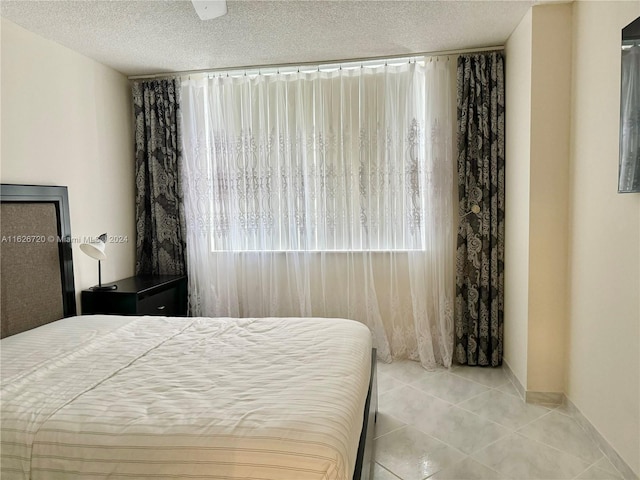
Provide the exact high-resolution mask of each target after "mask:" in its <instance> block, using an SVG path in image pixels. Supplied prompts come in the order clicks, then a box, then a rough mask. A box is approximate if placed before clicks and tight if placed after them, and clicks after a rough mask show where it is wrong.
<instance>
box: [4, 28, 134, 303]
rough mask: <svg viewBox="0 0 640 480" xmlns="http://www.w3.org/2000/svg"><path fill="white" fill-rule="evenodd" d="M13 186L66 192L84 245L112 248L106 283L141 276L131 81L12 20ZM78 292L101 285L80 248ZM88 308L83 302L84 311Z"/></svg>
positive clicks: (9, 159)
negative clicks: (116, 238)
mask: <svg viewBox="0 0 640 480" xmlns="http://www.w3.org/2000/svg"><path fill="white" fill-rule="evenodd" d="M1 26H2V32H1V35H2V146H1V153H2V158H1V164H0V179H1V180H2V182H3V183H22V184H41V185H64V186H67V187H68V190H69V202H70V211H71V233H72V236H74V237H80V236H84V235H87V236H95V235H97V234H100V233H103V232H105V231H106V232H108V233H109V234H110V235H123V236H126V237H128V240H129V241H128V243H122V244H110V245H108V255H109V257H108V259H107V261H105V262H103V281H113V280H117V279H119V278H124V277H128V276H131V275H133V272H134V266H135V263H134V256H135V227H134V187H135V183H134V161H133V158H134V153H133V130H132V129H133V127H132V112H131V95H130V89H129V84H128V81H127V79H126V77H125V76H123V75H122V74H120V73H118V72H116V71H115V70H113V69H111V68H108V67H106V66H104V65H101V64H99V63H97V62H95V61H94V60H91V59H89V58H87V57H84V56H82V55H80V54H78V53H76V52H74V51H72V50H69V49H67V48H65V47H62V46H60V45H58V44H56V43H53V42H51V41H48V40H45V39H44V38H42V37H39V36H37V35H35V34H33V33H31V32H28V31H26V30H24V29H23V28H21V27H19V26H17V25H15V24H14V23H12V22H10V21H7V20H6V19H4V18H3V19H2V25H1ZM73 258H74V268H75V286H76V291H77V292H79V291H80V290H82V289H84V288H87V287H90V286H92V285H94V284H96V283H97V265H96V262H95V260H92V259H90V258H89V257H87V256H86V255H84V254H83V253H82V252H81V251H80V249H79V248H78V245H77V244H75V245H74V246H73ZM79 307H80V305H79V304H78V308H79Z"/></svg>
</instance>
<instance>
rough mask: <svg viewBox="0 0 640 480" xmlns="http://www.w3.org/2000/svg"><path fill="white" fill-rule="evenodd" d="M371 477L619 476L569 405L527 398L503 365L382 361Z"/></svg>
mask: <svg viewBox="0 0 640 480" xmlns="http://www.w3.org/2000/svg"><path fill="white" fill-rule="evenodd" d="M375 436H376V440H375V458H376V463H375V466H374V471H373V480H398V479H401V480H424V479H426V478H429V479H438V480H444V479H449V480H453V479H456V480H473V479H487V480H498V479H515V480H525V479H527V480H534V479H536V480H542V479H545V480H547V479H598V480H605V479H606V480H613V479H621V478H622V476H621V475H620V474H619V473H618V471H617V470H616V469H615V468H614V467H613V465H611V463H610V462H609V461H608V460H607V459H606V458H605V457H604V455H603V454H602V452H601V451H600V450H599V449H598V447H597V446H596V445H595V444H594V443H593V442H592V441H591V440H590V439H589V438H588V437H587V435H586V433H585V432H584V431H583V430H582V428H581V427H580V426H579V425H578V424H577V423H576V422H575V421H574V420H573V419H572V418H571V417H569V416H567V415H566V414H565V413H564V409H563V408H561V407H558V408H552V407H551V408H546V407H543V406H539V405H530V404H526V403H524V401H523V400H522V399H521V398H520V397H519V395H518V393H517V391H516V390H515V388H514V387H513V385H512V384H511V382H510V381H509V379H508V378H507V376H506V375H505V373H504V371H503V370H502V369H501V368H481V367H466V366H464V367H463V366H456V367H453V368H451V369H450V370H444V369H443V370H441V371H437V372H428V371H426V370H423V369H422V368H421V367H420V365H418V364H417V363H415V362H409V361H402V362H394V363H391V364H384V363H382V362H378V423H377V425H376V433H375Z"/></svg>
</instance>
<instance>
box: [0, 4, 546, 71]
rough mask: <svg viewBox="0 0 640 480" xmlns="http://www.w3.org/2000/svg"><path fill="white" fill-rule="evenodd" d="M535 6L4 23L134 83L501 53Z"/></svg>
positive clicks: (175, 8) (14, 15)
mask: <svg viewBox="0 0 640 480" xmlns="http://www.w3.org/2000/svg"><path fill="white" fill-rule="evenodd" d="M534 3H535V1H534V0H532V1H528V0H510V1H454V0H448V1H437V0H421V1H404V0H396V1H367V0H359V1H347V0H343V1H325V0H307V1H291V0H289V1H250V0H239V1H233V0H229V1H228V13H227V15H225V16H223V17H220V18H217V19H214V20H208V21H202V20H200V19H199V18H198V16H197V14H196V13H195V11H194V9H193V6H192V4H191V2H190V1H186V0H147V1H129V0H110V1H97V0H84V1H66V0H62V1H60V0H57V1H34V0H17V1H16V0H3V1H2V2H1V14H2V16H3V17H5V18H7V19H9V20H11V21H12V22H14V23H17V24H18V25H21V26H22V27H24V28H26V29H27V30H30V31H32V32H34V33H37V34H38V35H41V36H43V37H45V38H48V39H50V40H53V41H55V42H57V43H60V44H62V45H65V46H67V47H69V48H71V49H73V50H76V51H78V52H80V53H82V54H84V55H86V56H88V57H91V58H94V59H96V60H97V61H99V62H101V63H104V64H106V65H109V66H111V67H113V68H115V69H116V70H119V71H121V72H123V73H125V74H127V75H140V74H149V73H161V72H172V71H183V70H197V69H207V68H226V67H238V66H250V65H277V64H287V63H304V62H321V61H328V60H341V59H350V58H366V57H378V56H387V55H389V56H390V55H404V54H411V53H418V52H433V51H443V50H457V49H466V48H476V47H486V46H494V45H502V44H503V43H504V42H505V40H506V39H507V37H508V36H509V35H510V34H511V32H512V31H513V29H514V28H515V27H516V26H517V25H518V23H519V22H520V20H521V19H522V17H523V16H524V15H525V13H526V12H527V10H528V9H529V7H531V6H532V5H533V4H534Z"/></svg>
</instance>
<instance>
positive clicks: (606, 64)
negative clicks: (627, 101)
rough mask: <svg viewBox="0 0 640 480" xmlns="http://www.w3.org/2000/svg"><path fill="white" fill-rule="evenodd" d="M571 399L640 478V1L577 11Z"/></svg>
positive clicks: (583, 5)
mask: <svg viewBox="0 0 640 480" xmlns="http://www.w3.org/2000/svg"><path fill="white" fill-rule="evenodd" d="M573 10H574V15H573V88H572V90H573V103H572V119H573V125H572V140H571V162H572V166H571V179H572V187H571V203H572V214H571V218H570V229H571V235H570V248H569V255H570V269H569V272H570V293H569V299H568V301H569V322H568V344H567V355H568V367H567V387H566V393H567V396H568V397H569V398H570V399H571V400H572V401H573V403H574V404H575V405H576V406H577V407H578V408H579V409H580V410H581V411H582V413H583V414H584V415H585V416H586V417H587V419H589V421H590V422H591V423H592V424H593V425H594V426H595V427H596V428H597V429H598V430H599V432H600V433H601V434H602V435H603V436H604V437H605V438H606V439H607V440H608V441H609V443H610V444H611V445H613V447H614V448H615V449H616V450H617V451H618V453H619V454H620V455H621V456H622V457H623V458H624V460H625V461H626V462H627V463H628V464H629V465H630V466H631V468H633V469H634V470H635V472H636V473H637V474H638V473H640V458H639V457H640V394H639V390H640V385H639V380H640V353H639V348H640V347H639V345H640V332H639V329H640V303H639V302H640V194H638V193H635V194H618V193H616V189H617V178H618V132H619V115H620V110H619V108H620V107H619V105H620V31H621V29H622V27H624V26H625V25H626V24H628V23H629V22H631V21H632V20H634V19H635V18H637V17H638V16H640V2H637V1H633V2H614V1H610V2H589V1H584V2H583V1H580V2H576V3H574V5H573Z"/></svg>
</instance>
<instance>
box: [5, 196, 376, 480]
mask: <svg viewBox="0 0 640 480" xmlns="http://www.w3.org/2000/svg"><path fill="white" fill-rule="evenodd" d="M66 195H67V194H66V189H65V188H64V187H25V186H7V185H3V186H2V212H1V214H2V215H1V217H0V218H1V219H2V232H3V235H4V233H5V232H9V231H11V235H12V236H14V237H15V238H18V237H17V236H19V235H23V236H27V235H40V232H38V231H32V230H33V225H39V226H38V229H42V228H45V225H47V224H49V223H51V220H52V218H51V217H53V223H52V224H50V225H48V226H47V227H46V228H48V229H49V230H47V232H48V233H47V234H46V235H45V237H49V236H55V237H56V242H54V244H53V245H54V247H55V248H51V245H50V244H47V242H46V241H44V242H42V243H43V244H44V245H41V246H44V247H45V248H48V252H45V253H42V252H36V251H35V250H37V247H38V246H37V245H36V246H35V247H34V245H28V249H30V250H29V255H20V252H21V251H22V252H24V250H20V249H21V248H26V247H25V245H22V246H17V245H14V244H13V243H17V242H9V241H5V238H4V237H3V245H2V246H3V247H4V246H5V244H11V245H9V247H10V248H8V249H5V248H3V249H2V251H1V256H2V267H3V268H2V270H3V272H2V276H3V278H2V280H1V284H2V296H3V300H2V302H3V304H2V307H3V311H2V323H3V328H2V332H3V334H2V336H3V339H2V343H1V348H0V353H1V355H2V358H1V368H2V389H1V398H0V401H1V404H0V415H1V419H0V420H1V424H0V429H1V450H0V464H1V469H2V470H1V473H2V478H3V479H5V478H7V479H13V478H16V479H21V478H32V479H41V478H42V479H44V478H46V479H57V478H60V479H62V478H64V479H68V478H219V479H240V478H242V479H282V480H289V479H291V480H305V479H318V480H320V479H323V480H332V479H336V480H350V479H351V478H354V479H367V478H369V473H370V466H371V458H372V455H371V449H372V440H371V438H372V436H373V422H374V421H375V412H376V388H375V351H374V350H372V348H371V335H370V333H369V331H368V329H367V328H366V327H365V326H364V325H362V324H360V323H358V322H355V321H351V320H344V319H327V318H316V319H310V318H260V319H233V318H193V317H190V318H171V317H151V316H146V317H120V316H106V315H95V316H76V315H75V313H76V312H75V301H74V300H75V296H74V294H73V283H72V282H73V268H72V262H71V249H70V239H71V237H70V231H69V223H68V207H67V199H66ZM43 205H48V206H49V208H35V209H34V206H43ZM7 206H10V209H9V210H11V209H16V208H18V207H21V206H22V207H25V212H28V215H26V216H25V215H22V214H20V213H18V212H17V211H14V212H10V211H9V210H7V209H6V207H7ZM51 207H52V208H51ZM7 212H9V214H7V215H5V214H6V213H7ZM24 218H30V220H29V221H28V222H25V221H24ZM36 218H37V219H36ZM20 219H23V220H20ZM9 221H10V222H12V223H13V224H12V225H8V224H7V222H9ZM25 228H27V230H24V229H25ZM29 228H31V229H32V230H29ZM52 228H53V229H54V230H55V231H56V233H55V234H54V233H50V232H51V229H52ZM12 229H13V230H12ZM20 229H22V231H23V233H20ZM43 231H44V230H43ZM57 240H62V241H57ZM20 243H27V242H20ZM28 243H30V244H34V243H35V242H28ZM7 255H8V256H7ZM51 256H54V257H55V258H56V259H57V265H58V267H59V268H58V270H56V268H54V267H55V266H54V265H53V263H54V262H51V261H50V260H47V258H46V257H51ZM5 257H7V258H5ZM16 257H19V258H22V260H20V261H16ZM25 258H26V259H27V260H25ZM32 259H37V262H36V261H34V260H32ZM43 263H46V264H47V265H48V266H47V268H46V270H47V274H48V275H49V281H50V282H52V283H54V284H55V289H54V290H56V291H57V297H56V298H53V294H52V293H49V294H48V295H49V297H50V298H48V299H47V303H43V302H41V301H39V299H38V300H33V301H32V299H33V298H34V295H33V290H32V289H30V288H29V283H30V280H29V279H30V278H31V277H32V276H33V275H38V276H41V275H42V272H41V270H42V269H41V268H40V265H41V264H43ZM9 265H11V267H9V268H7V271H9V272H11V274H12V275H13V277H10V278H7V277H5V272H4V270H5V269H4V267H5V266H9ZM20 265H22V266H20ZM20 272H22V273H20ZM16 275H18V276H20V275H23V276H22V277H21V280H19V281H18V280H16V279H15V276H16ZM10 283H11V285H9V284H10ZM16 284H19V285H17V286H16ZM25 285H26V286H25ZM8 291H9V292H11V295H9V298H6V297H7V292H8ZM52 291H53V290H52ZM70 293H71V295H70ZM5 300H6V303H5ZM48 302H53V303H55V307H53V308H51V307H47V304H48ZM36 304H42V305H40V307H38V306H37V305H36ZM34 305H35V306H34ZM5 307H6V309H5ZM52 312H53V313H52ZM54 317H55V318H54ZM367 439H368V441H367Z"/></svg>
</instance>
